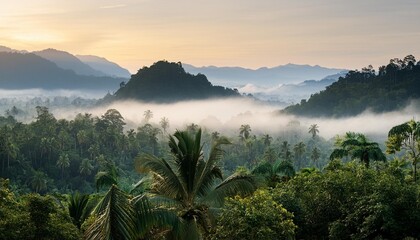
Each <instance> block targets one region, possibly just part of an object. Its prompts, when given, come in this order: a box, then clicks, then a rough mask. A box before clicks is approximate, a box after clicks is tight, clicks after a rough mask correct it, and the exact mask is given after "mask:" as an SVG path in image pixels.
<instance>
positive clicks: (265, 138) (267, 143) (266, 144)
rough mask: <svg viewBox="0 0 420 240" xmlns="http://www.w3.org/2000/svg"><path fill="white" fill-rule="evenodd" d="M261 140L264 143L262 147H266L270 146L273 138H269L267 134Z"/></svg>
mask: <svg viewBox="0 0 420 240" xmlns="http://www.w3.org/2000/svg"><path fill="white" fill-rule="evenodd" d="M262 140H263V141H264V146H266V147H268V146H270V144H271V141H272V140H273V137H271V136H270V135H269V134H264V135H263V137H262Z"/></svg>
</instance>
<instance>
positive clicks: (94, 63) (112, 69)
mask: <svg viewBox="0 0 420 240" xmlns="http://www.w3.org/2000/svg"><path fill="white" fill-rule="evenodd" d="M76 57H77V58H78V59H79V60H80V61H82V62H83V63H85V64H87V65H88V66H90V67H91V68H93V69H95V70H97V71H99V72H102V73H104V74H106V75H107V76H110V77H121V78H127V79H129V78H130V77H131V73H130V72H129V71H128V70H127V69H125V68H122V67H121V66H119V65H118V64H116V63H113V62H110V61H108V60H107V59H106V58H103V57H97V56H92V55H76Z"/></svg>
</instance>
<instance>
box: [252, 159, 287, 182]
mask: <svg viewBox="0 0 420 240" xmlns="http://www.w3.org/2000/svg"><path fill="white" fill-rule="evenodd" d="M251 173H252V174H255V175H260V176H263V177H264V178H265V180H266V184H267V186H269V187H275V186H276V184H277V183H279V182H280V181H281V180H282V179H286V180H287V179H290V178H291V177H293V176H294V175H295V169H294V168H293V165H292V163H291V162H290V161H277V162H275V163H274V164H272V163H269V162H263V163H261V164H259V165H258V166H256V167H255V168H254V169H253V170H252V171H251Z"/></svg>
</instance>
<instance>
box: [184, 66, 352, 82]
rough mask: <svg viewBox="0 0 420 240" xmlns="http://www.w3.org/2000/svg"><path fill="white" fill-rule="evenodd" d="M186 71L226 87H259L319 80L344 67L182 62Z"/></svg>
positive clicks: (338, 71)
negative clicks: (194, 63)
mask: <svg viewBox="0 0 420 240" xmlns="http://www.w3.org/2000/svg"><path fill="white" fill-rule="evenodd" d="M184 68H185V70H186V71H187V72H189V73H192V74H198V73H202V74H204V75H206V76H207V77H208V78H209V79H210V81H211V82H212V83H213V84H216V85H222V86H226V87H235V88H237V87H242V86H245V85H246V84H253V85H256V86H259V87H265V88H267V87H274V86H279V85H282V84H298V83H301V82H303V81H306V80H321V79H323V78H325V77H326V76H328V75H333V74H337V73H340V72H343V71H347V70H345V69H336V68H325V67H320V66H318V65H316V66H310V65H297V64H287V65H282V66H278V67H273V68H266V67H263V68H259V69H256V70H253V69H247V68H242V67H215V66H209V67H194V66H192V65H188V64H184Z"/></svg>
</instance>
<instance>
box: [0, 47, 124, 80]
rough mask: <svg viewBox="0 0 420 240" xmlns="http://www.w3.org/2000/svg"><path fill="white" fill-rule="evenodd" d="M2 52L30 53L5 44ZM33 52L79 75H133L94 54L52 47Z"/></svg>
mask: <svg viewBox="0 0 420 240" xmlns="http://www.w3.org/2000/svg"><path fill="white" fill-rule="evenodd" d="M0 52H15V53H29V52H28V51H26V50H15V49H11V48H9V47H5V46H0ZM32 53H34V54H35V55H38V56H40V57H42V58H44V59H47V60H49V61H51V62H53V63H55V64H56V65H57V66H58V67H59V68H62V69H65V70H72V71H74V72H75V73H76V74H78V75H84V76H96V77H115V78H126V79H129V78H130V76H131V74H130V72H129V71H128V70H127V69H125V68H122V67H121V66H119V65H118V64H116V63H114V62H111V61H108V60H107V59H105V58H103V57H97V56H92V55H76V56H75V55H73V54H71V53H68V52H65V51H60V50H56V49H52V48H48V49H44V50H42V51H35V52H32Z"/></svg>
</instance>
